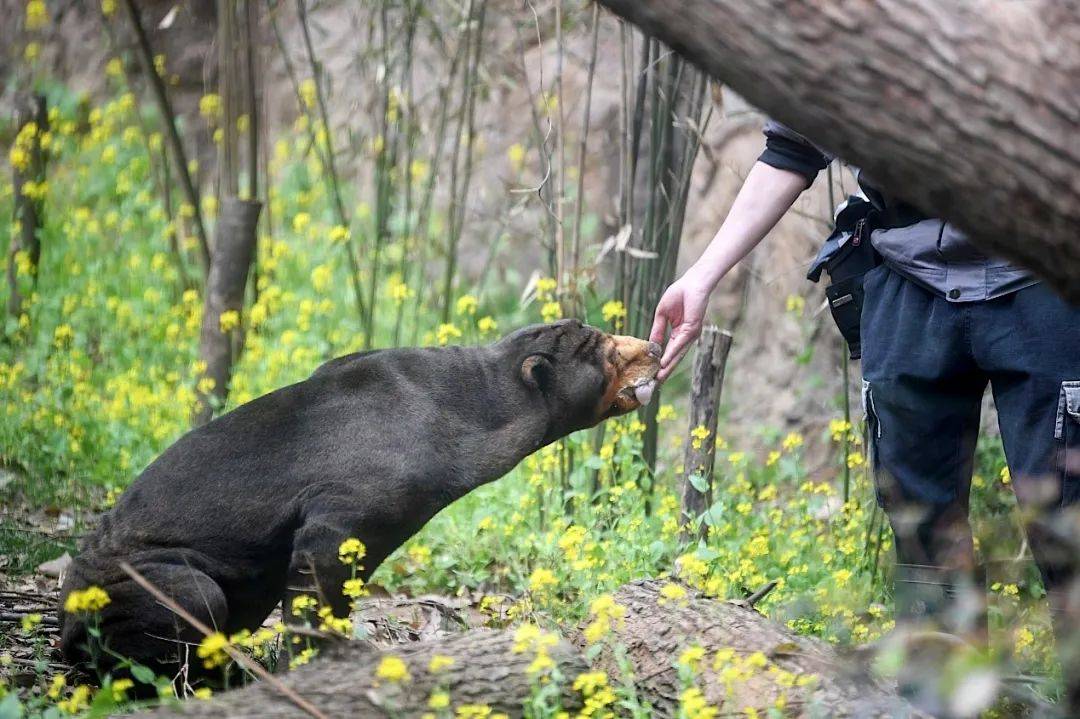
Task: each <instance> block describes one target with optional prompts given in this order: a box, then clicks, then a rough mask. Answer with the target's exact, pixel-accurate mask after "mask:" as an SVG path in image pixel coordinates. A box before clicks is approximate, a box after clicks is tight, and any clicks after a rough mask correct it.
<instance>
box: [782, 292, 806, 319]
mask: <svg viewBox="0 0 1080 719" xmlns="http://www.w3.org/2000/svg"><path fill="white" fill-rule="evenodd" d="M785 306H786V307H787V311H788V312H790V313H791V314H793V315H801V314H802V313H803V309H805V308H806V299H805V298H803V297H802V296H800V295H788V297H787V301H786V302H785Z"/></svg>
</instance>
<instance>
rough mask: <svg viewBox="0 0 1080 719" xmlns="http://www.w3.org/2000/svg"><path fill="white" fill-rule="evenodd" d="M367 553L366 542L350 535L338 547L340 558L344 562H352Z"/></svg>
mask: <svg viewBox="0 0 1080 719" xmlns="http://www.w3.org/2000/svg"><path fill="white" fill-rule="evenodd" d="M366 555H367V548H366V547H364V543H363V542H361V541H360V540H359V539H357V538H356V537H349V538H348V539H346V540H345V541H344V542H342V543H341V546H340V547H338V559H340V560H341V563H342V564H352V563H353V562H356V561H359V560H361V559H363V558H364V557H365V556H366Z"/></svg>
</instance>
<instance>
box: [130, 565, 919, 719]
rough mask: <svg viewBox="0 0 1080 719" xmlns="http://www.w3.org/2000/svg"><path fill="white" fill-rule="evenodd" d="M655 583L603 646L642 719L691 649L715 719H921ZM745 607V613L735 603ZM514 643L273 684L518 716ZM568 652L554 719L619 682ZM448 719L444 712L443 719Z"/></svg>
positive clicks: (863, 684) (256, 701)
mask: <svg viewBox="0 0 1080 719" xmlns="http://www.w3.org/2000/svg"><path fill="white" fill-rule="evenodd" d="M665 584H666V582H663V581H656V580H646V581H640V582H634V583H632V584H628V585H626V586H624V587H623V588H622V589H620V590H619V591H618V592H617V593H616V595H615V601H616V602H617V603H618V604H621V605H622V606H624V607H625V608H626V616H625V621H624V623H623V624H622V625H620V626H618V627H617V628H616V630H615V632H616V633H615V636H614V637H612V638H611V639H612V640H613V641H612V644H615V643H617V644H619V645H621V646H622V647H623V648H624V649H625V656H626V659H627V660H628V661H629V664H630V669H631V672H632V674H633V676H632V678H630V681H632V685H633V687H634V688H635V689H636V694H637V698H638V700H639V701H640V702H642V703H646V704H648V705H650V706H651V712H652V716H655V717H675V716H678V714H679V696H680V694H681V693H682V691H683V690H684V686H683V684H682V683H681V682H680V680H679V676H678V671H677V669H676V668H675V666H676V664H677V662H678V660H679V658H680V655H681V654H682V652H683V651H684V650H685V649H686V648H688V647H690V646H692V645H700V646H701V647H703V648H704V649H705V650H706V652H707V654H706V656H705V657H704V658H703V659H702V660H701V661H700V665H699V669H698V671H697V673H696V675H695V678H694V681H695V684H696V686H697V687H698V688H700V689H701V690H702V692H703V693H704V695H705V697H706V699H707V700H708V702H709V703H710V704H711V705H713V706H715V707H717V708H718V709H719V710H720V712H719V714H718V716H742V715H743V713H744V710H745V708H746V707H754V708H756V709H758V710H759V711H760V713H761V715H762V716H768V712H767V711H766V710H767V709H768V708H769V707H774V706H775V703H776V700H777V699H778V698H779V697H780V696H781V695H783V696H784V698H785V700H786V708H785V710H784V716H785V717H816V716H829V717H849V716H850V717H860V718H862V717H898V716H902V717H921V716H923V715H922V714H919V713H918V712H916V711H915V710H914V709H913V708H912V707H911V706H910V705H909V704H908V703H907V702H905V701H904V700H902V699H900V698H899V697H897V696H896V694H895V693H894V692H893V691H892V690H891V688H889V687H887V686H885V685H884V684H883V683H882V682H880V681H878V680H876V679H874V678H872V677H870V676H869V675H868V674H866V672H865V671H864V670H863V669H862V668H861V667H860V666H857V665H856V664H855V663H854V662H852V661H851V660H849V659H847V658H845V657H843V656H841V655H840V653H839V652H838V651H837V650H836V649H835V648H833V647H832V646H830V645H829V644H827V643H825V642H822V641H820V640H816V639H808V638H806V637H800V636H798V635H796V634H794V633H793V632H791V631H790V630H788V629H787V628H786V627H784V626H782V625H780V624H777V623H775V622H773V621H771V620H769V619H768V618H766V617H764V616H762V615H761V614H759V613H758V612H756V611H755V610H753V609H752V608H749V607H747V606H740V605H739V603H731V602H723V601H718V600H715V599H708V598H706V597H703V596H700V595H698V594H696V593H694V592H693V591H692V590H689V589H687V590H686V591H687V595H686V597H685V598H683V599H677V600H667V599H664V598H662V597H661V594H660V590H661V588H662V587H663V586H664V585H665ZM744 604H745V603H744ZM513 636H514V632H513V631H511V630H507V631H502V632H493V631H490V630H477V631H470V632H466V633H463V634H459V635H456V636H451V637H444V638H440V639H434V640H430V641H421V642H416V643H412V644H404V645H401V646H398V647H395V648H393V649H390V650H385V651H378V650H375V649H372V648H370V646H369V645H367V644H346V645H344V646H342V647H339V648H337V649H335V650H332V651H328V653H327V654H326V656H324V657H321V658H319V659H318V660H316V661H314V662H313V663H312V664H309V665H307V666H304V667H301V668H299V669H297V670H295V671H293V672H290V673H288V674H286V675H283V676H282V677H281V681H282V682H283V683H284V684H285V685H286V686H288V687H289V688H290V689H292V690H293V691H295V692H296V693H297V694H298V695H299V696H300V697H302V698H303V699H305V700H307V701H308V702H310V703H311V704H313V705H314V706H315V707H316V708H317V709H318V710H320V711H322V712H324V713H325V714H326V715H327V716H332V717H345V716H349V717H385V716H393V717H407V716H419V715H420V714H422V713H423V712H425V711H429V709H428V706H427V702H428V699H429V698H430V696H431V693H432V692H433V691H436V690H440V691H445V692H447V693H448V694H449V696H450V702H451V710H453V709H456V708H457V707H459V706H461V705H463V704H486V705H488V706H489V707H491V709H492V712H493V713H499V712H502V713H505V714H507V715H509V716H511V717H520V716H522V715H523V713H524V712H523V708H522V707H523V705H524V704H525V703H526V702H527V701H528V700H529V699H530V698H531V697H532V696H534V688H535V684H536V680H535V678H534V677H531V676H530V675H529V673H528V667H529V664H531V663H532V661H533V658H534V657H535V654H534V653H533V652H532V651H531V650H530V651H526V652H522V653H518V652H514V650H513V647H514V639H513ZM577 644H578V647H577V648H575V647H573V646H571V645H570V644H569V643H567V642H560V643H559V644H557V645H556V646H554V647H552V648H551V649H550V650H549V656H550V657H551V658H552V660H553V661H554V662H555V663H556V666H557V668H558V673H559V674H560V675H561V677H562V681H561V684H560V690H561V702H562V704H561V706H562V709H563V710H565V711H568V712H570V713H571V715H573V713H574V712H575V711H576V710H577V709H578V708H579V707H580V705H581V701H582V698H581V695H580V694H579V693H578V692H576V691H574V690H573V689H572V685H573V682H574V679H575V678H576V677H577V676H578V675H579V674H581V673H583V672H586V671H597V670H602V671H605V672H606V673H607V675H608V678H609V684H610V685H611V686H619V685H621V684H622V683H623V681H622V680H623V678H624V677H623V673H622V669H621V668H620V665H619V662H618V660H616V658H615V657H614V656H613V652H612V650H611V648H610V646H611V645H610V644H609V645H608V646H607V647H605V648H604V649H603V650H602V651H601V652H600V654H599V655H598V656H597V657H596V660H595V662H594V664H593V667H592V668H591V669H590V668H589V666H588V664H587V663H586V661H585V658H584V655H585V653H586V649H587V647H585V642H584V639H583V637H580V636H579V637H578V639H577ZM729 648H730V649H733V650H734V652H735V655H736V656H737V657H739V659H740V660H745V659H746V658H748V657H750V656H751V655H753V654H754V652H761V653H762V654H763V655H764V656H765V657H766V661H767V663H766V665H765V666H764V667H759V668H757V669H755V671H754V672H753V675H752V676H750V677H748V678H743V679H739V680H738V681H733V682H727V681H725V680H723V679H721V678H720V676H719V675H718V673H717V671H716V670H714V669H713V662H714V659H715V655H716V652H717V651H721V650H725V649H729ZM437 654H438V655H442V656H448V657H451V658H452V659H453V660H454V662H453V664H452V665H451V666H450V667H449V668H448V669H447V670H445V671H444V672H443V673H441V674H438V675H432V673H431V672H430V671H429V670H428V663H429V662H430V661H431V658H432V657H433V656H435V655H437ZM389 655H393V656H396V657H399V658H401V659H402V660H403V661H404V662H405V664H406V665H407V667H408V673H409V676H410V679H409V681H408V682H406V683H403V684H392V683H389V682H387V681H385V680H382V681H379V680H377V678H376V676H375V671H376V669H377V667H378V666H379V664H380V662H381V661H382V660H383V659H384V658H385V657H386V656H389ZM779 670H783V671H784V672H788V673H789V674H788V675H786V676H787V677H795V678H798V677H808V676H811V675H813V677H814V679H813V681H812V682H811V683H808V684H807V683H805V682H804V685H803V686H795V687H783V686H780V684H781V682H782V681H783V678H782V677H784V676H785V675H781V674H779V673H778V671H779ZM451 713H452V712H451ZM140 716H152V717H159V718H161V717H180V716H199V717H300V716H305V714H304V713H303V712H302V711H301V710H300V709H299V708H298V707H297V706H296V705H295V704H293V703H292V702H290V701H289V700H288V699H287V698H285V697H284V696H283V694H282V693H281V692H280V691H279V690H277V689H275V688H274V687H273V686H271V685H269V684H267V683H265V682H258V683H255V684H252V685H249V686H247V687H245V688H243V689H238V690H235V691H231V692H227V693H223V694H220V695H219V696H217V697H215V698H214V699H213V700H212V701H209V702H200V701H195V700H192V701H187V702H184V703H183V704H180V705H178V706H172V707H164V708H160V709H158V710H156V711H154V712H151V713H149V714H143V715H140Z"/></svg>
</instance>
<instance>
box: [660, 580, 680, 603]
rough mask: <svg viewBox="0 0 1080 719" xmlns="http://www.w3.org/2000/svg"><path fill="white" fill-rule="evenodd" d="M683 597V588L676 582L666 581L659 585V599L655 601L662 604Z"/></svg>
mask: <svg viewBox="0 0 1080 719" xmlns="http://www.w3.org/2000/svg"><path fill="white" fill-rule="evenodd" d="M685 597H686V590H685V589H683V588H682V587H681V586H679V585H678V584H673V583H671V582H668V583H667V584H665V585H664V586H662V587H660V599H659V600H658V601H657V604H660V605H661V606H662V605H664V604H667V603H668V602H670V601H676V600H679V599H684V598H685Z"/></svg>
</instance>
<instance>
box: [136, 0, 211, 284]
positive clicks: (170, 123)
mask: <svg viewBox="0 0 1080 719" xmlns="http://www.w3.org/2000/svg"><path fill="white" fill-rule="evenodd" d="M124 8H125V9H126V10H127V16H128V19H129V20H130V21H131V26H132V29H133V30H134V32H135V39H136V40H137V42H138V46H139V52H138V53H137V54H138V57H139V62H140V64H141V65H142V69H143V72H144V73H145V74H146V77H147V80H148V82H149V84H150V90H151V92H152V94H153V96H154V100H155V101H156V103H157V106H158V112H159V113H160V114H161V119H162V122H163V123H164V125H165V136H166V138H168V141H169V147H170V148H172V154H173V164H174V165H175V167H176V172H177V174H178V175H179V176H180V186H181V188H182V189H183V190H184V196H185V198H186V199H187V202H188V204H189V205H191V207H192V208H193V210H194V215H193V219H194V220H195V235H196V237H197V239H198V241H199V258H200V260H201V261H202V265H203V273H204V275H205V274H208V273H209V272H210V242H209V240H208V238H207V234H206V225H205V224H204V223H203V217H202V207H201V206H200V203H199V193H198V191H197V190H196V189H195V183H194V182H193V181H192V179H191V173H190V172H189V171H188V161H187V153H186V152H185V151H184V143H183V142H182V141H181V140H180V133H179V131H177V129H176V114H175V113H174V112H173V109H172V104H171V103H170V102H169V96H168V94H167V93H166V92H165V83H164V82H163V81H162V79H161V76H160V75H158V74H157V70H156V69H155V68H154V51H153V50H152V49H151V47H150V39H149V38H148V37H147V35H146V30H145V29H144V28H143V24H142V19H141V18H140V17H139V11H138V8H136V7H135V0H124Z"/></svg>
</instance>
